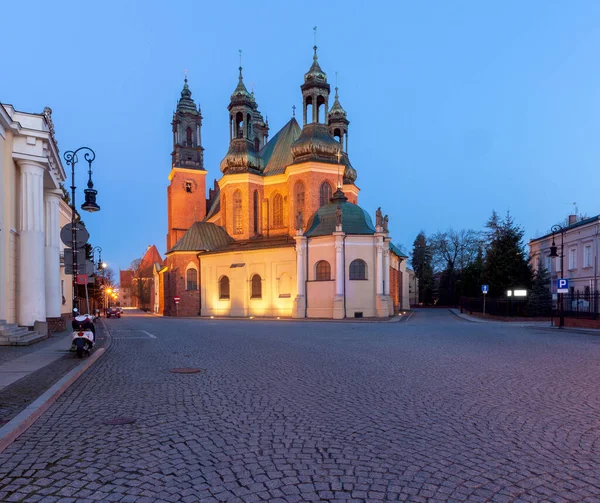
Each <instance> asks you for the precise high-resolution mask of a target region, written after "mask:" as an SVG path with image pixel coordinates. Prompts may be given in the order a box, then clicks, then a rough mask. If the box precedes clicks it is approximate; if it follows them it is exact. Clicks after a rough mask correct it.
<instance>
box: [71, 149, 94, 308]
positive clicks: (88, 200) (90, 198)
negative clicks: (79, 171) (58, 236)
mask: <svg viewBox="0 0 600 503" xmlns="http://www.w3.org/2000/svg"><path fill="white" fill-rule="evenodd" d="M82 150H84V151H86V152H85V154H84V156H83V158H84V159H85V160H86V161H87V163H88V183H87V186H88V188H87V189H85V190H84V193H85V202H84V203H83V204H82V205H81V209H82V210H85V211H89V212H95V211H100V206H98V205H97V204H96V195H97V194H98V191H97V190H96V189H94V183H93V182H92V162H94V159H96V153H95V152H94V151H93V150H92V149H91V148H89V147H81V148H78V149H77V150H75V151H73V150H69V151H67V152H65V153H64V155H63V158H64V159H65V161H66V162H67V166H71V232H72V234H71V235H72V241H73V242H72V243H71V245H72V250H73V309H76V308H77V273H78V272H79V271H78V270H77V229H76V228H75V165H76V164H77V162H78V161H79V158H78V157H77V154H78V153H79V152H81V151H82Z"/></svg>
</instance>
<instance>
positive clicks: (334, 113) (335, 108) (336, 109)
mask: <svg viewBox="0 0 600 503" xmlns="http://www.w3.org/2000/svg"><path fill="white" fill-rule="evenodd" d="M344 119H345V120H346V121H347V120H348V119H346V110H344V109H343V108H342V105H340V100H339V96H338V88H337V87H336V88H335V99H334V100H333V105H332V106H331V109H330V110H329V122H334V121H336V120H337V121H343V120H344Z"/></svg>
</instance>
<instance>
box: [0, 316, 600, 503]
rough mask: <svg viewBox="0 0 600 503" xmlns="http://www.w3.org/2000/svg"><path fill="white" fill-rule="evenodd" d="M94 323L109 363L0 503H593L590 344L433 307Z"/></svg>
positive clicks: (69, 400)
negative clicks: (362, 317)
mask: <svg viewBox="0 0 600 503" xmlns="http://www.w3.org/2000/svg"><path fill="white" fill-rule="evenodd" d="M106 325H107V327H108V328H109V329H110V330H111V332H112V335H113V337H112V343H111V346H110V348H109V349H108V350H107V353H106V355H104V356H103V357H102V358H101V359H100V360H99V361H98V362H97V363H96V364H95V365H94V366H93V367H92V368H91V369H90V370H88V371H87V372H86V373H85V374H84V375H83V376H82V377H81V378H80V379H79V380H78V381H77V382H76V383H75V384H74V385H73V386H72V387H71V388H70V389H69V390H68V391H67V392H66V393H65V394H64V395H62V396H61V397H60V398H59V400H58V401H57V402H56V403H55V404H54V405H53V406H52V407H51V408H50V409H49V410H48V411H47V412H46V413H45V414H44V415H42V417H41V418H40V419H39V420H38V421H37V422H36V423H35V424H34V425H33V426H32V427H31V428H30V429H29V430H28V431H27V432H26V433H25V434H24V435H22V436H21V437H20V438H19V439H18V440H17V441H16V442H15V443H13V444H12V445H11V446H10V447H9V448H8V449H7V450H6V451H5V452H4V453H3V454H1V455H0V501H26V502H61V503H63V502H76V501H77V502H79V501H122V502H138V503H143V502H159V501H160V502H176V501H183V502H194V501H203V502H218V501H237V502H252V501H272V502H288V503H291V502H295V501H331V502H334V501H344V502H350V501H361V502H367V501H410V502H432V503H433V502H463V501H466V502H519V503H521V502H542V501H549V502H556V503H558V502H565V501H570V502H585V503H592V502H600V470H599V468H598V467H599V465H598V461H599V452H600V415H599V414H600V392H599V387H598V384H597V383H598V377H599V371H600V367H599V364H598V362H599V356H600V338H597V337H594V336H592V335H587V334H581V333H575V332H569V331H564V332H559V331H557V330H546V329H539V328H525V327H517V326H510V325H492V324H489V325H488V324H481V323H469V322H466V321H462V320H458V319H456V318H454V317H452V316H451V315H450V314H449V312H448V311H443V310H429V311H420V312H417V314H416V315H415V316H413V317H412V318H411V319H410V320H409V321H407V322H402V323H307V322H291V321H279V322H277V321H269V322H267V321H261V320H257V319H255V320H245V321H244V320H232V321H222V320H197V319H166V318H153V317H150V316H125V317H124V318H122V319H117V320H113V319H110V320H106ZM183 367H198V368H200V369H202V371H201V372H200V373H197V374H177V373H172V372H170V369H172V368H183ZM119 417H130V418H135V419H136V421H135V422H134V423H132V424H121V425H114V424H113V425H110V424H105V422H106V421H107V420H109V419H114V418H119Z"/></svg>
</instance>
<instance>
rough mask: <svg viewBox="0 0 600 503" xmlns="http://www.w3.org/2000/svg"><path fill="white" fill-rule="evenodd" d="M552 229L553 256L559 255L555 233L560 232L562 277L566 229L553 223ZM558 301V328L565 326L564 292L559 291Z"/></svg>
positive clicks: (551, 253)
mask: <svg viewBox="0 0 600 503" xmlns="http://www.w3.org/2000/svg"><path fill="white" fill-rule="evenodd" d="M550 230H551V231H552V246H551V247H550V255H549V257H551V258H557V257H559V255H558V253H557V246H556V243H555V242H554V234H556V233H557V232H560V277H561V279H562V277H563V262H564V259H565V230H564V229H563V227H562V226H560V225H558V224H557V225H553V226H552V228H551V229H550ZM558 302H559V317H560V318H559V322H558V328H563V327H564V326H565V313H564V310H563V297H562V293H561V292H558Z"/></svg>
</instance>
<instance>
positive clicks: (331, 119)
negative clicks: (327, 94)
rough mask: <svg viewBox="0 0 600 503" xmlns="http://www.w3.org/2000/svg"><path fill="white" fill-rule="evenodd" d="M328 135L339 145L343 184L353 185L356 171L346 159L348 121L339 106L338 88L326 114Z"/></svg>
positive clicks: (344, 112) (347, 158) (348, 159)
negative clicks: (342, 167) (342, 166)
mask: <svg viewBox="0 0 600 503" xmlns="http://www.w3.org/2000/svg"><path fill="white" fill-rule="evenodd" d="M327 117H328V122H327V123H328V125H329V134H330V135H331V136H333V137H334V138H335V139H336V140H337V141H338V142H339V144H340V157H339V160H340V162H341V163H342V164H343V165H344V166H345V169H344V184H353V183H354V182H355V181H356V170H355V169H354V168H353V167H352V164H350V158H349V157H348V125H349V124H350V121H349V120H348V118H347V117H346V111H345V110H344V109H343V108H342V105H340V100H339V96H338V88H337V86H336V88H335V99H334V100H333V105H332V107H331V110H329V114H328V116H327Z"/></svg>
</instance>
